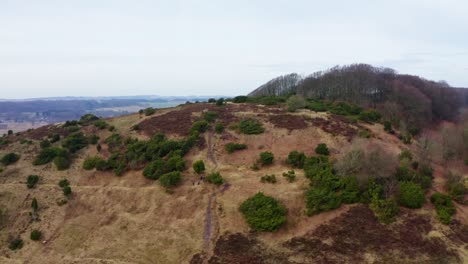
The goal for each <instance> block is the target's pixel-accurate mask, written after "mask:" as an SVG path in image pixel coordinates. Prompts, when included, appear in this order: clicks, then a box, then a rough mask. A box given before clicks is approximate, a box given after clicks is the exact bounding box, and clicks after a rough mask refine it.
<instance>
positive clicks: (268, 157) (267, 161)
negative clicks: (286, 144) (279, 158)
mask: <svg viewBox="0 0 468 264" xmlns="http://www.w3.org/2000/svg"><path fill="white" fill-rule="evenodd" d="M274 159H275V156H274V155H273V153H272V152H269V151H265V152H262V153H260V159H259V162H260V164H262V165H263V166H267V165H271V164H273V161H274Z"/></svg>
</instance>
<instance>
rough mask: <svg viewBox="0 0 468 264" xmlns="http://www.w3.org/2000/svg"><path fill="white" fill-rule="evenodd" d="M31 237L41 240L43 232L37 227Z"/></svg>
mask: <svg viewBox="0 0 468 264" xmlns="http://www.w3.org/2000/svg"><path fill="white" fill-rule="evenodd" d="M30 237H31V240H33V241H38V240H40V239H41V237H42V232H41V231H39V230H37V229H35V230H33V231H31V235H30Z"/></svg>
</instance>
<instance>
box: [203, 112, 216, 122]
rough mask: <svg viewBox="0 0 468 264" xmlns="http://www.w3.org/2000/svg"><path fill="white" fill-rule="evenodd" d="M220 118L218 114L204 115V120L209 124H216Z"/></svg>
mask: <svg viewBox="0 0 468 264" xmlns="http://www.w3.org/2000/svg"><path fill="white" fill-rule="evenodd" d="M216 118H218V112H214V111H208V112H204V113H203V119H204V120H205V121H206V122H208V123H211V122H214V121H215V120H216Z"/></svg>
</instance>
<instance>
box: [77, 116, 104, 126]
mask: <svg viewBox="0 0 468 264" xmlns="http://www.w3.org/2000/svg"><path fill="white" fill-rule="evenodd" d="M96 120H99V117H97V116H95V115H93V114H85V115H83V116H81V118H80V121H79V123H80V124H88V123H90V122H93V121H96Z"/></svg>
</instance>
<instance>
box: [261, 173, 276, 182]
mask: <svg viewBox="0 0 468 264" xmlns="http://www.w3.org/2000/svg"><path fill="white" fill-rule="evenodd" d="M260 182H262V183H265V182H268V183H276V176H275V175H274V174H271V175H265V176H262V177H261V178H260Z"/></svg>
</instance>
